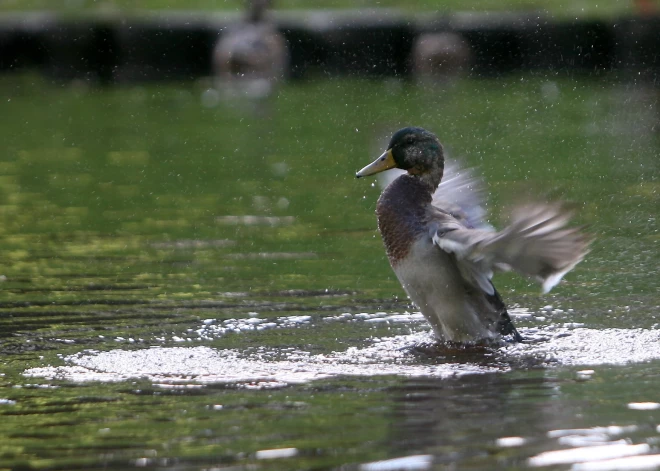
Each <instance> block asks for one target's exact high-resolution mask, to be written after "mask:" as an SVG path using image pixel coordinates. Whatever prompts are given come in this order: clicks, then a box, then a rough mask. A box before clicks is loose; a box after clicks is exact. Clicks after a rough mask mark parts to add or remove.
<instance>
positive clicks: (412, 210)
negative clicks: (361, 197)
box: [376, 175, 433, 266]
mask: <svg viewBox="0 0 660 471" xmlns="http://www.w3.org/2000/svg"><path fill="white" fill-rule="evenodd" d="M432 199H433V198H432V196H431V192H430V191H429V188H428V187H427V186H426V185H424V184H423V183H422V182H421V181H419V179H418V178H415V177H412V176H410V175H403V176H401V177H399V178H397V179H396V180H394V181H393V182H392V183H391V184H390V185H389V186H388V187H387V188H385V191H383V194H382V195H380V198H378V203H377V205H376V215H377V216H378V229H379V230H380V234H381V236H382V237H383V242H384V244H385V250H386V251H387V256H388V258H389V259H390V264H391V265H392V266H395V265H396V264H397V263H399V262H400V261H401V260H403V259H404V258H405V257H406V256H407V255H408V252H409V251H410V248H411V246H412V244H413V243H414V241H415V240H416V239H417V238H418V237H420V236H423V235H426V234H427V233H428V229H427V227H426V214H427V209H428V206H429V205H430V204H431V201H432Z"/></svg>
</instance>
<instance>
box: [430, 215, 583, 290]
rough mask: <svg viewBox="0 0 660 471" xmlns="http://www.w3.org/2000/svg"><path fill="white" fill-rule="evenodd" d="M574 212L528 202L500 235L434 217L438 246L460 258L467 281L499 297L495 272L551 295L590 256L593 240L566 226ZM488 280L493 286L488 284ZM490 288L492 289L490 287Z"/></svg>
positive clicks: (461, 269) (442, 217)
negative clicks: (530, 281)
mask: <svg viewBox="0 0 660 471" xmlns="http://www.w3.org/2000/svg"><path fill="white" fill-rule="evenodd" d="M570 218H571V212H570V211H568V210H566V209H565V208H564V207H562V206H561V205H559V204H528V205H525V206H520V207H518V208H516V209H515V210H514V211H513V214H512V217H511V223H510V224H509V226H508V227H506V228H505V229H504V230H502V231H500V232H494V231H488V230H482V229H469V228H467V227H465V226H464V225H462V224H460V222H459V221H455V222H451V221H449V220H447V218H446V217H445V216H443V215H434V220H435V221H437V222H436V223H435V224H432V226H431V227H432V233H431V237H432V240H433V243H434V244H436V245H437V246H438V247H439V248H440V249H442V250H444V251H445V252H449V253H453V254H454V255H455V256H456V260H457V264H458V266H459V269H460V271H461V274H462V275H463V276H464V277H465V278H466V281H468V282H471V283H472V284H473V285H477V286H479V287H480V288H481V289H483V290H484V291H485V292H486V293H488V294H493V293H494V288H492V284H491V283H490V278H491V276H492V273H493V270H503V271H507V270H514V271H516V272H518V273H521V274H523V275H526V276H529V277H532V278H534V279H536V280H538V281H539V282H541V283H542V285H543V292H544V293H547V292H548V291H550V290H551V289H552V288H553V287H554V286H555V285H556V284H557V283H559V281H560V280H561V279H562V277H563V276H564V275H565V274H566V273H568V272H569V271H570V270H571V269H572V268H573V267H574V266H575V265H577V264H578V263H579V262H580V261H581V260H582V259H583V258H584V256H585V255H586V254H587V253H588V251H589V250H588V248H589V244H590V243H591V238H590V236H588V235H586V234H584V233H582V232H581V231H580V228H571V227H566V224H567V223H568V221H569V220H570ZM486 281H487V282H488V283H486ZM489 285H490V287H491V288H490V290H489V289H488V286H489Z"/></svg>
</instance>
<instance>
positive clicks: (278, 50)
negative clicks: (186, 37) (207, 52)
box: [212, 0, 289, 98]
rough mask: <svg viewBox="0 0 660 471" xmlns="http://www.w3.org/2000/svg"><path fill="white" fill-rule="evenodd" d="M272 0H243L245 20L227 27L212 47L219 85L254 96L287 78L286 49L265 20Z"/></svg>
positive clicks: (271, 88) (273, 25)
mask: <svg viewBox="0 0 660 471" xmlns="http://www.w3.org/2000/svg"><path fill="white" fill-rule="evenodd" d="M271 3H272V0H246V13H245V19H244V21H242V22H241V23H238V24H236V25H233V26H232V27H230V28H228V30H227V31H226V33H225V34H224V35H222V37H220V39H219V40H218V41H217V43H216V45H215V46H214V48H213V57H212V62H213V70H214V75H215V77H216V78H217V79H218V85H219V86H224V87H229V88H231V86H232V85H233V86H235V88H238V91H244V92H245V93H246V94H247V95H249V96H253V97H257V98H260V97H264V96H267V95H269V94H270V93H271V92H272V91H273V88H274V86H275V84H276V83H278V82H282V81H284V80H285V79H286V75H287V67H288V63H289V50H288V47H287V42H286V39H285V38H284V36H283V35H282V34H281V33H280V32H279V31H278V30H277V28H276V25H275V24H274V23H272V22H271V21H269V20H268V18H267V15H266V13H267V10H268V8H269V7H270V6H271Z"/></svg>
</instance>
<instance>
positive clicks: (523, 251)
mask: <svg viewBox="0 0 660 471" xmlns="http://www.w3.org/2000/svg"><path fill="white" fill-rule="evenodd" d="M390 169H399V170H398V172H399V173H400V175H399V176H397V177H396V178H394V179H393V180H392V181H391V183H389V184H388V185H387V186H386V188H385V189H384V190H383V192H382V193H381V195H380V197H379V198H378V201H377V203H376V216H377V220H378V229H379V231H380V234H381V237H382V239H383V243H384V245H385V251H386V253H387V258H388V260H389V262H390V265H391V267H392V269H393V271H394V273H395V275H396V277H397V278H398V280H399V282H400V284H401V286H402V287H403V289H404V290H405V292H406V293H407V295H408V297H409V298H410V300H411V301H412V302H413V303H414V304H415V305H416V306H417V307H418V308H419V309H420V311H421V313H422V314H423V315H424V317H425V318H426V319H427V320H428V322H429V323H430V324H431V327H432V329H433V332H434V334H435V337H436V338H437V340H439V341H440V342H445V343H456V344H483V343H487V344H489V343H493V342H502V341H508V342H514V343H515V342H522V341H523V337H522V336H521V335H520V333H519V332H518V330H517V329H516V327H515V326H514V324H513V322H512V320H511V316H510V315H509V312H508V310H507V307H506V304H505V303H504V301H503V300H502V298H501V296H500V294H499V293H498V291H497V290H496V289H495V285H494V284H493V282H492V277H493V274H494V272H496V271H510V270H513V271H515V272H517V273H519V274H521V275H523V276H527V277H530V278H532V279H534V280H536V281H538V282H540V283H541V285H542V289H543V292H544V293H547V292H548V291H550V290H551V289H552V288H553V287H554V286H556V285H557V284H558V283H559V282H560V281H561V279H562V278H563V276H564V275H565V274H566V273H568V272H569V271H570V270H571V269H573V267H575V265H577V264H578V263H579V262H580V261H582V260H583V258H584V257H585V256H586V254H587V253H588V251H589V245H590V243H591V238H590V236H588V235H587V234H585V233H584V232H583V231H582V228H581V227H570V226H567V224H568V223H569V221H570V220H571V218H572V212H571V211H570V210H568V209H567V208H566V206H565V205H564V204H561V203H525V204H521V205H519V206H517V207H515V208H514V209H513V210H512V212H511V214H510V223H509V225H508V226H507V227H505V228H504V229H503V230H501V231H497V230H495V229H494V228H492V227H490V226H489V225H488V224H486V223H485V222H483V219H484V215H485V212H484V211H483V210H482V209H481V207H480V205H479V200H480V198H481V196H480V191H481V190H480V189H479V188H478V187H479V185H478V181H477V180H476V179H475V177H473V176H472V175H471V173H470V172H464V173H463V174H462V175H461V174H460V173H459V174H458V175H457V174H456V173H454V174H453V175H452V174H450V172H448V175H447V178H445V179H444V180H443V176H444V173H445V155H444V150H443V146H442V144H441V143H440V141H439V139H438V138H437V136H436V135H435V134H433V133H432V132H430V131H427V130H426V129H423V128H420V127H406V128H403V129H400V130H398V131H396V132H395V133H394V134H393V135H392V138H391V139H390V142H389V145H388V146H387V149H386V150H385V151H384V152H383V153H382V155H381V156H380V157H378V158H377V159H376V160H374V161H373V162H372V163H371V164H369V165H367V166H366V167H364V168H363V169H361V170H360V171H358V172H357V173H356V177H358V178H363V177H367V176H370V175H375V174H378V173H381V172H385V171H386V170H390ZM447 169H448V170H450V171H451V172H456V170H455V169H454V168H452V167H451V166H449V165H448V166H447ZM441 182H442V183H441Z"/></svg>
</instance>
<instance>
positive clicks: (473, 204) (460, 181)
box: [378, 160, 493, 230]
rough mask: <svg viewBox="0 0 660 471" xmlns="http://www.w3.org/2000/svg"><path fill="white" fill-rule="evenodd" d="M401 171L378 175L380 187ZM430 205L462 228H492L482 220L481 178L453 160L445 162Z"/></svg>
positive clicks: (482, 196)
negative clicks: (452, 218) (446, 213)
mask: <svg viewBox="0 0 660 471" xmlns="http://www.w3.org/2000/svg"><path fill="white" fill-rule="evenodd" d="M404 173H406V171H405V170H399V169H396V168H395V169H392V170H388V171H386V172H383V173H380V174H379V175H378V182H379V184H380V186H381V188H383V189H384V188H385V187H386V186H387V185H389V184H390V183H392V182H393V181H394V180H395V179H396V178H398V177H399V176H400V175H403V174H404ZM433 206H435V207H437V208H439V209H441V210H442V211H446V212H449V213H451V215H452V216H454V217H455V218H456V219H458V220H459V221H461V222H463V223H464V224H465V226H466V227H468V228H474V229H484V230H493V227H492V226H490V225H489V224H488V223H486V222H484V219H485V217H486V210H485V209H484V184H483V180H482V179H481V178H480V177H478V176H476V175H475V172H474V169H471V168H461V166H460V165H459V164H458V163H456V161H453V160H452V161H450V162H447V163H446V164H445V171H444V175H443V177H442V182H441V183H440V185H438V189H437V190H435V193H433Z"/></svg>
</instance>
